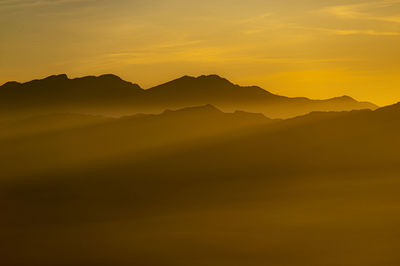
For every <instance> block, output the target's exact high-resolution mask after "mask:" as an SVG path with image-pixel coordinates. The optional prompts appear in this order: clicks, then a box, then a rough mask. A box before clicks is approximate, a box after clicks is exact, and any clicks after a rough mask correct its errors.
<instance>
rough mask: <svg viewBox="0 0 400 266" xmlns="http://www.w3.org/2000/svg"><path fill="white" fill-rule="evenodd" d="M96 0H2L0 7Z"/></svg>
mask: <svg viewBox="0 0 400 266" xmlns="http://www.w3.org/2000/svg"><path fill="white" fill-rule="evenodd" d="M94 1H97V0H3V1H0V9H5V8H26V7H42V6H57V5H63V4H70V3H81V2H94Z"/></svg>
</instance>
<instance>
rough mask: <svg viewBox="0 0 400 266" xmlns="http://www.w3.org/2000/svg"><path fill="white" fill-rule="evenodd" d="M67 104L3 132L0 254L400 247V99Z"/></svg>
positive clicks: (203, 255)
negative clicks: (118, 108) (64, 109)
mask: <svg viewBox="0 0 400 266" xmlns="http://www.w3.org/2000/svg"><path fill="white" fill-rule="evenodd" d="M73 116H74V115H71V114H70V115H68V121H69V122H68V125H67V127H66V128H64V129H62V128H60V127H58V128H57V129H55V128H54V127H51V126H48V127H47V129H46V127H44V128H43V129H42V131H41V132H37V131H36V132H35V134H33V135H30V136H26V135H18V136H16V137H14V138H3V139H1V140H0V161H1V163H2V168H1V174H2V178H1V179H0V184H1V185H0V195H1V198H0V203H1V204H0V211H1V213H2V214H3V219H1V221H0V228H1V229H0V234H1V236H2V240H3V241H2V242H1V243H0V247H1V248H0V255H1V258H2V262H3V263H4V264H5V265H29V266H31V265H66V264H68V265H82V266H83V265H105V266H111V265H113V266H114V265H117V266H123V265H171V266H172V265H182V266H183V265H194V266H205V265H234V266H241V265H254V266H261V265H269V264H273V265H277V266H287V265H292V266H309V265H346V264H348V262H349V261H351V265H354V266H364V265H382V264H387V265H396V263H397V262H398V261H399V258H400V257H399V255H398V252H394V251H393V250H392V249H390V248H388V247H393V246H396V245H397V244H396V243H397V235H398V234H399V233H400V230H399V227H398V222H399V219H398V209H399V208H398V206H399V204H400V196H399V193H398V189H399V187H400V181H399V178H398V176H399V172H400V168H399V165H400V158H399V156H397V155H398V151H399V150H400V144H399V142H398V136H399V134H400V126H399V123H398V121H399V119H400V104H397V105H393V106H388V107H385V108H381V109H378V110H376V111H370V110H359V111H350V112H313V113H311V114H308V115H305V116H302V117H297V118H294V119H288V120H278V121H275V120H269V119H267V118H265V117H263V116H262V115H257V114H248V113H243V112H237V113H228V114H227V113H224V112H221V111H220V110H218V109H216V108H215V107H213V106H210V105H206V106H200V107H194V108H185V109H182V110H176V111H166V112H163V113H161V114H158V115H134V116H129V117H123V118H119V119H110V120H108V121H99V118H98V117H94V118H93V121H92V122H89V121H90V120H91V119H90V117H87V116H86V117H82V116H81V115H77V117H76V118H73ZM56 117H60V115H56ZM40 120H43V121H55V120H57V119H50V118H49V117H46V118H44V117H37V118H31V119H30V120H29V121H40ZM74 120H76V121H77V122H72V121H74ZM83 120H85V121H87V125H83V124H82V121H83ZM29 121H28V122H21V120H20V123H21V124H20V125H19V126H18V128H19V129H22V128H23V126H24V125H25V126H26V127H28V128H29V127H31V126H32V125H33V124H36V122H35V123H31V122H29ZM41 124H42V125H43V124H46V122H44V123H41ZM13 128H16V125H15V124H14V125H13ZM22 131H23V130H22ZM371 239H374V241H370V240H371ZM210 247H211V248H210ZM338 254H339V255H338Z"/></svg>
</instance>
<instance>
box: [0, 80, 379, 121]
mask: <svg viewBox="0 0 400 266" xmlns="http://www.w3.org/2000/svg"><path fill="white" fill-rule="evenodd" d="M206 104H212V105H214V106H216V107H218V108H220V109H222V110H223V111H227V112H233V111H235V110H244V111H248V112H255V113H263V114H265V115H266V116H268V117H272V118H284V117H293V116H298V115H302V114H306V113H309V112H311V111H342V110H353V109H375V108H376V106H375V105H373V104H371V103H367V102H358V101H356V100H354V99H353V98H351V97H348V96H343V97H338V98H332V99H328V100H310V99H307V98H289V97H284V96H279V95H275V94H272V93H270V92H268V91H265V90H263V89H261V88H259V87H255V86H251V87H242V86H239V85H235V84H233V83H231V82H230V81H228V80H226V79H224V78H221V77H219V76H217V75H209V76H200V77H197V78H195V77H189V76H184V77H182V78H179V79H176V80H173V81H170V82H168V83H165V84H162V85H159V86H156V87H153V88H150V89H147V90H143V89H141V88H140V87H139V86H138V85H136V84H132V83H130V82H126V81H123V80H122V79H120V78H119V77H117V76H114V75H103V76H100V77H92V76H90V77H83V78H76V79H69V78H68V77H67V76H66V75H57V76H51V77H48V78H45V79H43V80H34V81H31V82H27V83H23V84H21V83H17V82H8V83H6V84H4V85H3V86H1V87H0V115H2V116H3V119H4V116H5V114H13V113H14V114H18V113H19V114H43V113H54V112H73V113H91V114H103V115H126V114H133V113H159V112H162V111H163V110H165V109H179V108H184V107H189V106H198V105H206Z"/></svg>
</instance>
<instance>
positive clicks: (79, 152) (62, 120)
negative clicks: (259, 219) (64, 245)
mask: <svg viewBox="0 0 400 266" xmlns="http://www.w3.org/2000/svg"><path fill="white" fill-rule="evenodd" d="M278 121H279V120H278ZM278 121H277V120H273V119H269V118H267V117H265V116H264V115H262V114H252V113H246V112H243V111H237V112H234V113H224V112H222V111H220V110H219V109H217V108H215V107H214V106H212V105H205V106H196V107H187V108H184V109H179V110H166V111H164V112H163V113H161V114H136V115H132V116H126V117H121V118H105V117H101V116H89V115H80V114H52V115H45V116H44V115H43V116H35V117H30V118H28V119H20V120H16V121H13V122H3V123H0V130H1V132H2V133H0V160H1V161H2V162H3V164H4V165H8V167H3V168H2V174H3V177H12V176H14V175H19V174H21V173H29V172H36V171H39V170H40V169H47V168H50V169H53V168H60V169H61V168H63V167H64V168H65V167H72V166H73V165H75V164H78V165H79V164H82V163H84V164H86V163H88V162H96V160H99V159H102V158H103V159H104V158H110V157H114V156H117V155H123V154H125V153H135V154H136V155H137V156H139V154H140V156H143V154H144V152H146V151H148V150H157V149H162V148H163V149H167V148H168V147H170V146H171V147H173V146H174V145H177V144H182V143H188V144H189V143H201V141H200V140H199V139H202V138H209V137H215V136H221V137H222V136H223V137H224V138H227V139H229V138H230V136H233V133H232V132H237V131H240V130H244V129H246V130H253V129H254V128H257V127H260V126H264V125H267V124H271V123H275V122H278ZM236 134H237V133H235V134H234V135H236ZM14 162H18V163H22V164H23V165H24V167H23V168H21V167H19V165H15V164H14Z"/></svg>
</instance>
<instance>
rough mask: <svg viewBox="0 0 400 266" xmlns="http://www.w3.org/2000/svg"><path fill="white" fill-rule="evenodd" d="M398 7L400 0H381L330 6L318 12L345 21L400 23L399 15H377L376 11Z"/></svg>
mask: <svg viewBox="0 0 400 266" xmlns="http://www.w3.org/2000/svg"><path fill="white" fill-rule="evenodd" d="M398 5H400V0H382V1H374V2H363V3H359V4H349V5H337V6H330V7H327V8H324V9H322V10H320V12H323V13H325V14H330V15H334V16H336V17H341V18H347V19H361V20H374V21H386V22H394V23H400V14H399V15H377V14H376V10H378V9H385V8H386V9H387V8H392V7H394V6H398Z"/></svg>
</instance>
